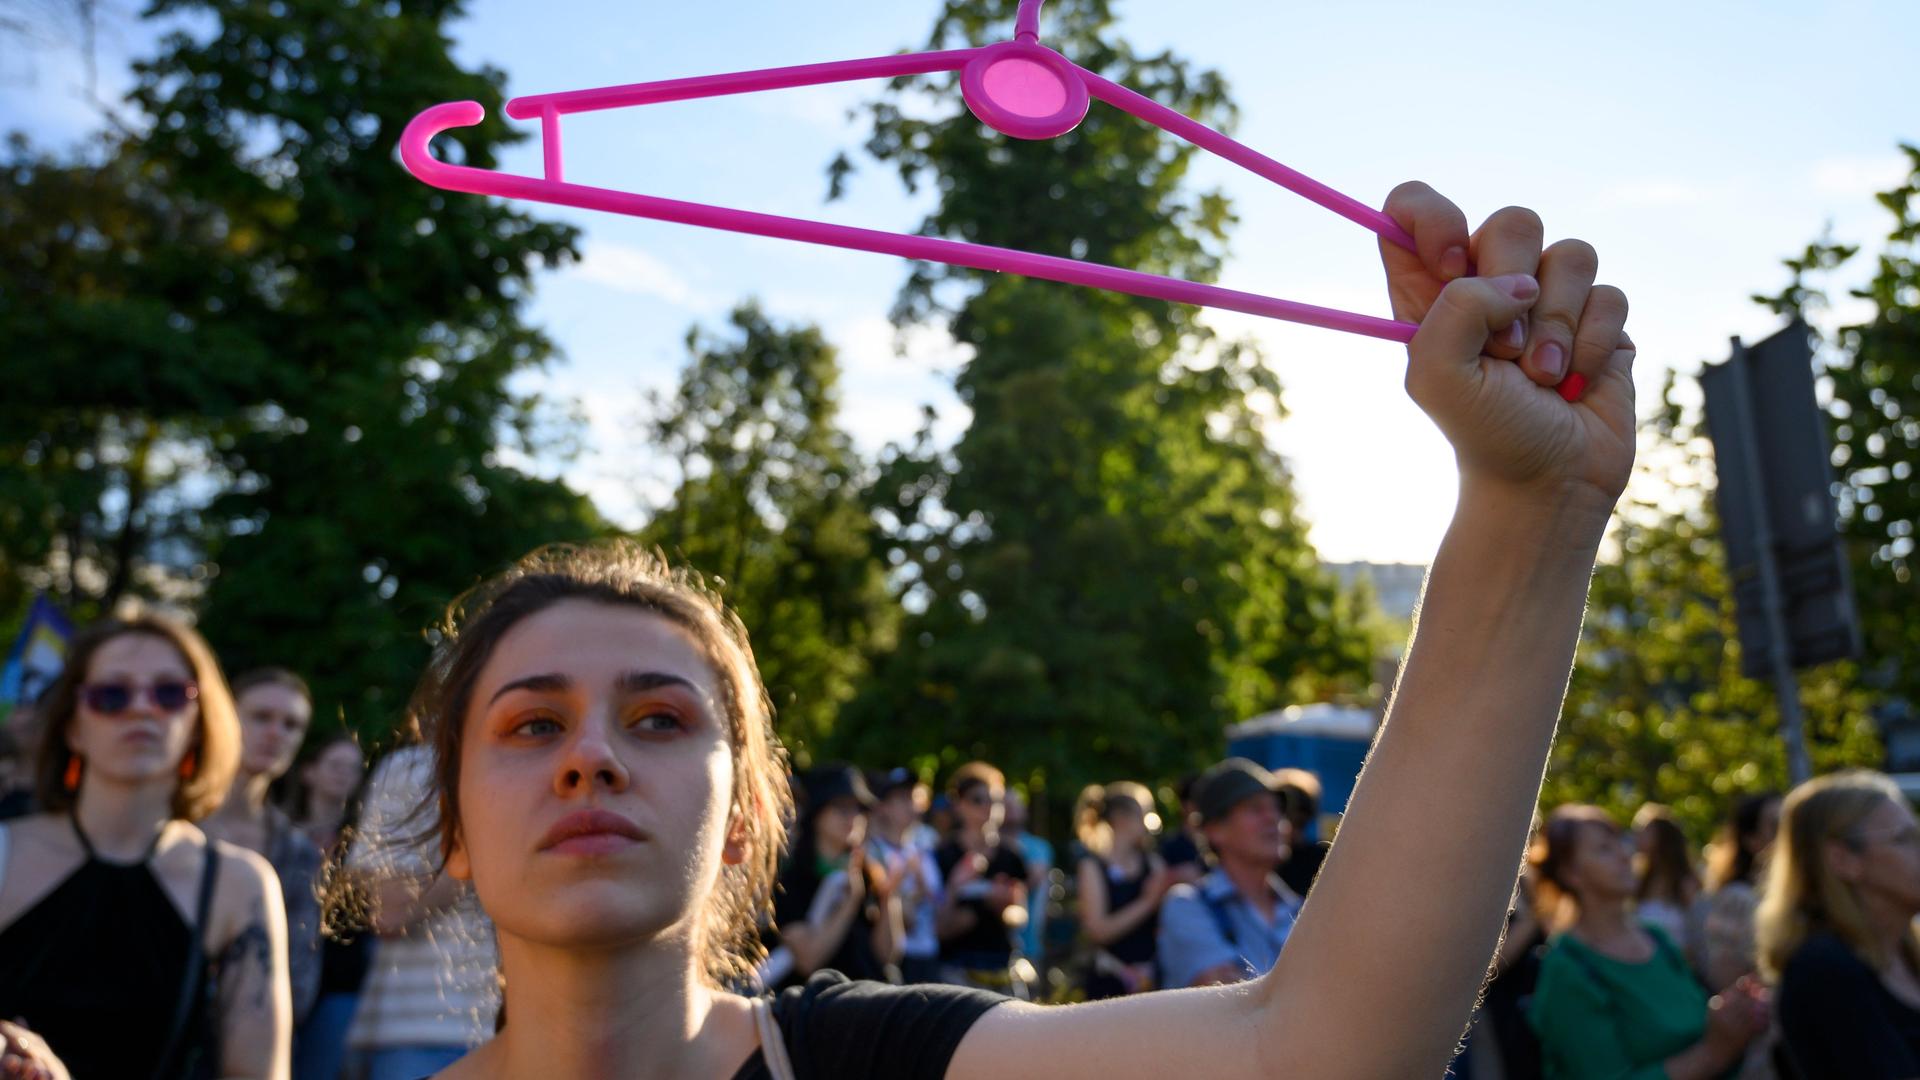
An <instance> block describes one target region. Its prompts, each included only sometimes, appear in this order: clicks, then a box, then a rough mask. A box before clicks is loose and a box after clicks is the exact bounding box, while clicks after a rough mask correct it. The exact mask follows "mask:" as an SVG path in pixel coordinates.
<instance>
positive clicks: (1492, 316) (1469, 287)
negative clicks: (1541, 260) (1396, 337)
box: [1407, 274, 1540, 398]
mask: <svg viewBox="0 0 1920 1080" xmlns="http://www.w3.org/2000/svg"><path fill="white" fill-rule="evenodd" d="M1539 295H1540V283H1539V282H1537V281H1535V280H1534V279H1533V278H1532V277H1529V276H1528V275H1525V274H1514V275H1511V276H1508V277H1494V278H1486V277H1472V278H1460V279H1458V280H1456V281H1452V282H1449V283H1448V284H1447V287H1446V288H1444V289H1442V290H1440V295H1439V297H1438V298H1437V299H1436V300H1434V303H1433V310H1432V311H1429V312H1428V313H1427V317H1426V320H1425V321H1423V322H1422V323H1421V324H1420V329H1419V331H1418V332H1417V333H1415V334H1414V335H1413V341H1412V342H1411V343H1409V344H1408V346H1407V351H1408V353H1409V354H1411V356H1412V358H1413V363H1412V364H1411V365H1410V367H1409V371H1408V379H1409V381H1410V382H1411V381H1412V380H1414V379H1416V378H1424V379H1427V380H1435V379H1458V378H1461V377H1464V376H1465V375H1466V373H1467V372H1468V371H1469V370H1470V369H1471V368H1473V366H1474V365H1475V364H1477V363H1478V362H1479V358H1480V356H1481V355H1482V354H1483V353H1484V351H1485V349H1486V347H1487V343H1488V342H1487V339H1488V338H1489V337H1491V336H1492V334H1493V332H1494V331H1495V330H1501V329H1504V328H1505V327H1506V326H1507V325H1509V324H1510V323H1512V322H1513V321H1514V320H1515V319H1518V318H1519V317H1521V316H1522V315H1524V314H1526V311H1527V307H1528V305H1530V304H1532V303H1533V301H1534V298H1535V297H1537V296H1539ZM1419 396H1420V394H1419V392H1418V391H1417V390H1416V393H1415V397H1416V398H1418V397H1419Z"/></svg>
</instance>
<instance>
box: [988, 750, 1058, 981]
mask: <svg viewBox="0 0 1920 1080" xmlns="http://www.w3.org/2000/svg"><path fill="white" fill-rule="evenodd" d="M1028 810H1029V807H1028V806H1027V799H1026V796H1024V795H1022V794H1020V792H1019V791H1017V790H1014V789H1012V788H1009V789H1008V790H1007V809H1006V819H1005V820H1004V821H1002V822H1001V823H1000V839H1001V842H1002V843H1005V844H1006V845H1007V846H1008V847H1011V848H1014V849H1016V850H1017V851H1019V852H1020V857H1021V858H1022V859H1024V860H1026V864H1027V922H1026V925H1025V926H1022V927H1021V928H1020V954H1021V955H1022V956H1026V957H1029V958H1031V959H1033V960H1036V961H1037V960H1039V959H1040V958H1041V956H1042V955H1043V952H1044V948H1045V947H1044V945H1043V943H1044V942H1045V941H1046V929H1047V905H1048V904H1049V903H1050V902H1051V901H1052V899H1053V897H1052V895H1051V894H1052V889H1051V888H1050V887H1049V885H1050V882H1049V879H1050V878H1051V877H1052V875H1053V844H1052V843H1050V842H1049V841H1048V840H1047V838H1046V837H1044V836H1036V835H1034V834H1033V833H1031V832H1028V831H1027V823H1028V820H1029V818H1028Z"/></svg>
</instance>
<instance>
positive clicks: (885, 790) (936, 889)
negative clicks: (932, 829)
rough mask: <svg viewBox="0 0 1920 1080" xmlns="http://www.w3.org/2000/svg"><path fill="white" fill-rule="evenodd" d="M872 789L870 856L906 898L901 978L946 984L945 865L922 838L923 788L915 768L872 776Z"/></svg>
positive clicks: (903, 901)
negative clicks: (942, 940) (942, 969)
mask: <svg viewBox="0 0 1920 1080" xmlns="http://www.w3.org/2000/svg"><path fill="white" fill-rule="evenodd" d="M867 787H868V788H870V789H872V791H873V795H874V798H875V799H876V800H878V801H877V802H876V803H875V804H874V807H873V813H872V815H871V817H870V822H869V824H870V827H869V828H868V830H867V857H868V859H869V860H870V861H871V862H872V863H873V864H874V865H875V866H878V867H880V868H882V869H884V870H885V872H886V875H887V878H888V880H889V881H890V882H892V883H893V886H894V891H895V893H896V894H897V895H898V896H899V897H900V917H901V920H902V924H903V927H902V928H903V930H904V932H905V935H906V936H905V938H904V939H903V941H902V943H901V958H900V979H901V981H902V982H906V983H931V982H939V981H940V934H939V931H938V915H939V909H940V897H941V876H940V864H939V863H937V862H935V861H934V858H933V848H934V846H935V845H932V844H928V843H926V842H925V840H924V838H923V837H922V836H921V835H919V833H920V830H919V829H918V828H917V826H919V824H920V809H919V804H918V801H917V800H918V798H919V794H920V792H921V790H922V789H923V785H922V784H921V783H920V777H919V776H917V775H916V774H915V773H914V772H913V770H911V769H908V768H905V767H896V768H892V769H886V770H883V771H879V772H873V773H869V774H868V775H867Z"/></svg>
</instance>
